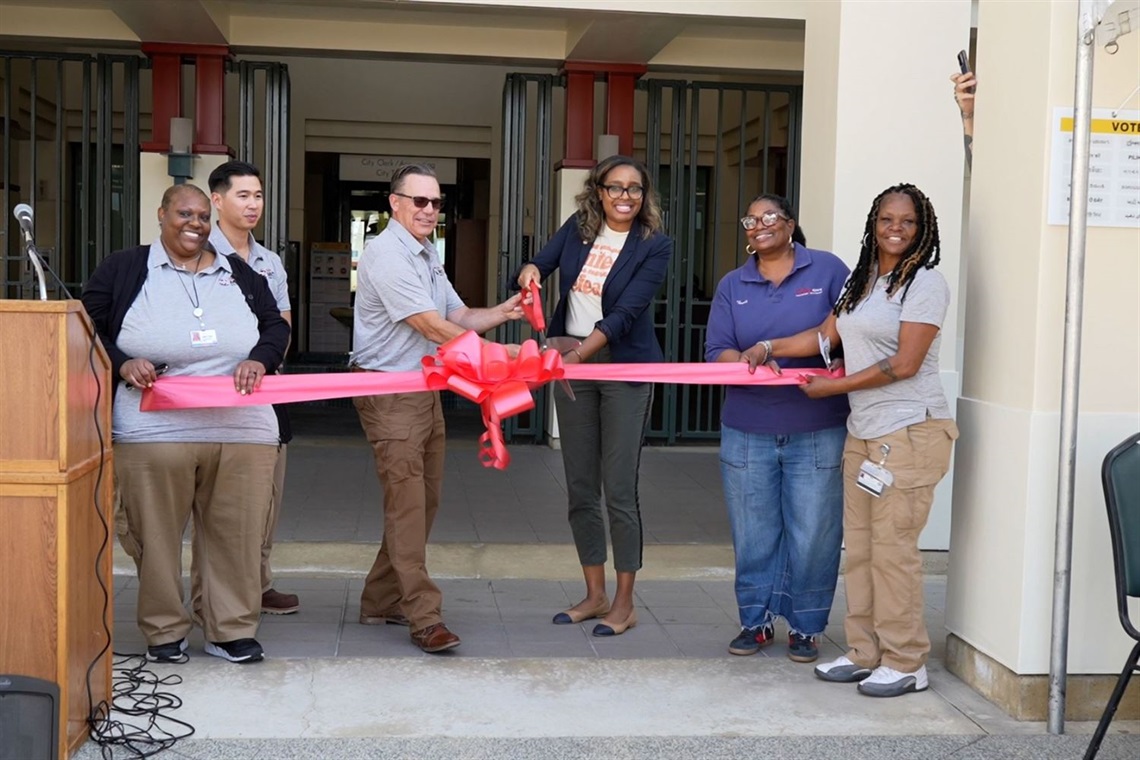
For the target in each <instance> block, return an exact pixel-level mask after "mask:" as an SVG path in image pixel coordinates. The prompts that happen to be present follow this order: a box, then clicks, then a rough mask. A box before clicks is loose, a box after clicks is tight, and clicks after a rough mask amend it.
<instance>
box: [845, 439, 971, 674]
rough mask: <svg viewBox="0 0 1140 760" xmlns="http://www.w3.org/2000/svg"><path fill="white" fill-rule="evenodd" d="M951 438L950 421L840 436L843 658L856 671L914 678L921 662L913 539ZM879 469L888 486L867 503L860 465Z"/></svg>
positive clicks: (925, 645)
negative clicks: (882, 668) (888, 476)
mask: <svg viewBox="0 0 1140 760" xmlns="http://www.w3.org/2000/svg"><path fill="white" fill-rule="evenodd" d="M957 437H958V427H957V425H955V424H954V421H953V420H936V419H928V420H926V421H925V422H920V423H918V424H915V425H911V426H909V427H906V428H903V429H902V430H896V431H895V432H893V433H890V434H889V435H885V436H883V437H882V438H875V439H871V440H863V439H861V438H855V437H854V436H851V435H848V436H847V443H846V445H845V447H844V450H843V540H844V542H845V544H846V549H847V564H846V569H845V571H844V578H845V584H846V591H847V617H846V619H845V620H844V624H843V626H844V631H845V632H846V634H847V646H848V648H849V651H848V652H847V657H848V659H850V660H851V661H852V662H854V663H855V664H856V665H859V666H860V667H865V668H875V667H877V666H879V665H880V664H882V665H886V666H887V667H890V668H894V669H895V670H898V671H901V672H903V673H913V672H914V671H916V670H918V669H919V668H920V667H922V666H923V665H925V664H926V658H927V655H928V654H929V653H930V637H929V636H928V635H927V632H926V624H925V622H924V621H923V577H922V556H921V554H919V551H918V536H919V534H920V533H921V532H922V529H923V528H924V527H925V526H926V519H927V517H928V516H929V515H930V505H931V503H932V502H933V501H934V487H935V486H936V485H938V481H940V480H941V479H942V476H943V475H945V474H946V470H947V469H948V468H949V466H950V451H951V449H952V447H953V445H954V440H955V439H956V438H957ZM884 443H885V444H887V445H889V446H890V447H891V450H890V454H889V456H888V457H887V461H886V467H887V469H889V470H890V471H891V472H892V473H893V474H894V476H895V482H894V485H892V486H890V487H889V488H888V489H887V490H886V491H885V492H884V493H883V495H882V496H880V497H874V496H871V495H870V494H869V493H867V492H866V491H864V490H862V489H861V488H859V487H858V486H857V485H855V478H856V476H857V475H858V474H859V467H860V465H862V464H863V460H865V459H870V460H872V461H874V462H878V461H879V460H880V459H881V458H882V454H881V453H880V446H881V445H882V444H884Z"/></svg>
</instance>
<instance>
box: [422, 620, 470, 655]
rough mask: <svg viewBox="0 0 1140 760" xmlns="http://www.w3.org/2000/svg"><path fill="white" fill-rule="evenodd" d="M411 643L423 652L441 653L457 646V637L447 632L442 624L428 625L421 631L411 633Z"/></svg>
mask: <svg viewBox="0 0 1140 760" xmlns="http://www.w3.org/2000/svg"><path fill="white" fill-rule="evenodd" d="M412 641H413V642H414V643H415V645H416V646H418V647H419V648H420V649H422V650H424V651H425V652H442V651H444V650H445V649H454V648H455V647H457V646H459V637H458V636H456V635H455V634H454V633H452V632H451V631H449V630H447V626H446V625H444V624H443V623H436V624H435V625H429V626H428V627H427V628H425V629H423V630H422V631H412Z"/></svg>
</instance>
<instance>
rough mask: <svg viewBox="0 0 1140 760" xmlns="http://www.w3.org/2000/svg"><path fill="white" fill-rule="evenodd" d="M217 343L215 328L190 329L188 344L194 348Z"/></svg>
mask: <svg viewBox="0 0 1140 760" xmlns="http://www.w3.org/2000/svg"><path fill="white" fill-rule="evenodd" d="M217 344H218V331H217V330H191V331H190V345H191V346H193V347H194V348H203V347H205V346H216V345H217Z"/></svg>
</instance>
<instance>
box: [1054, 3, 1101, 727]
mask: <svg viewBox="0 0 1140 760" xmlns="http://www.w3.org/2000/svg"><path fill="white" fill-rule="evenodd" d="M1091 9H1092V0H1080V2H1079V4H1078V16H1077V81H1076V91H1075V94H1074V95H1073V168H1072V174H1071V177H1070V183H1071V184H1070V190H1069V197H1070V202H1069V252H1068V266H1067V271H1066V277H1065V344H1064V354H1063V358H1062V360H1061V367H1062V378H1061V445H1060V456H1059V459H1058V467H1057V471H1058V472H1057V534H1056V546H1055V547H1054V560H1053V629H1052V640H1051V644H1050V654H1049V721H1048V729H1049V733H1051V734H1063V733H1065V684H1066V676H1067V674H1068V655H1069V590H1070V583H1071V566H1072V560H1073V492H1074V481H1075V474H1076V449H1077V405H1078V402H1079V399H1080V361H1081V315H1082V309H1083V307H1084V281H1085V233H1086V230H1087V227H1088V217H1087V214H1088V198H1089V133H1090V131H1091V124H1090V117H1091V109H1092V74H1093V40H1094V39H1095V33H1094V30H1093V29H1089V30H1087V31H1086V30H1084V29H1082V26H1083V24H1082V20H1083V19H1085V18H1086V14H1087V13H1091Z"/></svg>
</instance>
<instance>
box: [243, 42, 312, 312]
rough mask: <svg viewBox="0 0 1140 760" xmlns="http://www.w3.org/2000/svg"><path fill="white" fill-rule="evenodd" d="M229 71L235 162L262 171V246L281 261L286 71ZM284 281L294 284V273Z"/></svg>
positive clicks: (278, 66)
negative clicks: (234, 90)
mask: <svg viewBox="0 0 1140 760" xmlns="http://www.w3.org/2000/svg"><path fill="white" fill-rule="evenodd" d="M231 70H236V72H237V75H238V82H239V89H238V145H237V157H238V159H240V160H242V161H248V162H249V163H251V164H253V165H254V166H256V167H257V168H258V169H260V170H261V179H262V186H263V188H264V190H265V213H264V215H263V217H262V218H263V220H264V222H263V223H264V225H265V228H264V229H265V231H264V238H265V239H264V240H263V241H262V245H264V246H265V247H266V248H268V249H269V250H271V251H273V252H275V253H277V254H278V255H279V256H281V258H282V259H283V260H285V259H286V257H287V256H288V255H289V253H290V252H289V250H288V248H289V67H288V66H286V65H285V64H283V63H274V62H261V61H239V62H238V63H237V64H235V65H234V67H233V68H232V69H231ZM259 100H260V107H259ZM259 138H260V139H259ZM287 263H288V262H287ZM289 276H290V279H291V280H293V281H296V279H295V278H296V277H297V275H296V274H294V273H293V272H289ZM294 323H295V324H298V322H296V320H294ZM300 324H303V323H300Z"/></svg>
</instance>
